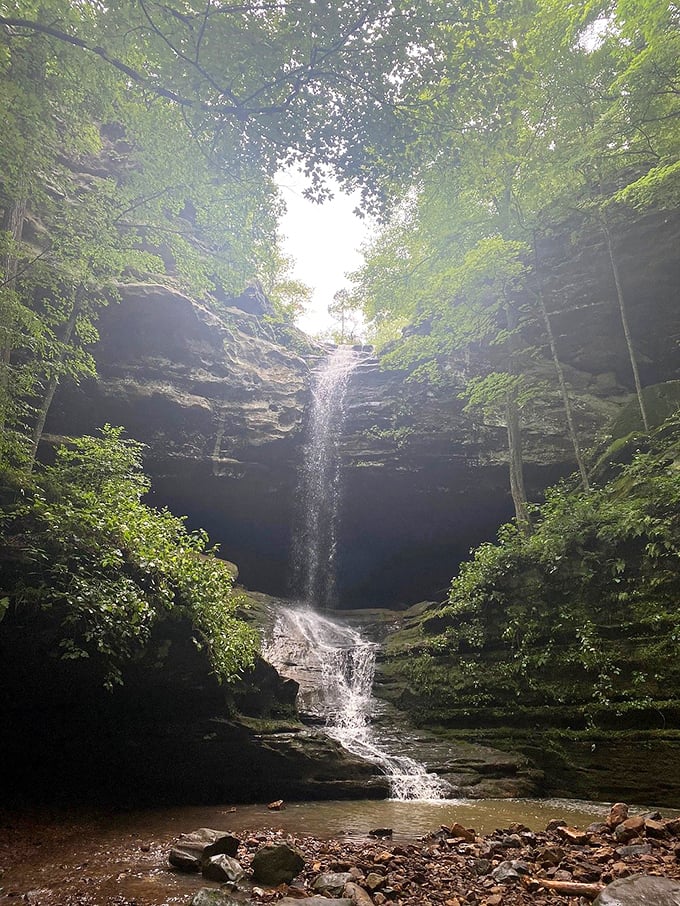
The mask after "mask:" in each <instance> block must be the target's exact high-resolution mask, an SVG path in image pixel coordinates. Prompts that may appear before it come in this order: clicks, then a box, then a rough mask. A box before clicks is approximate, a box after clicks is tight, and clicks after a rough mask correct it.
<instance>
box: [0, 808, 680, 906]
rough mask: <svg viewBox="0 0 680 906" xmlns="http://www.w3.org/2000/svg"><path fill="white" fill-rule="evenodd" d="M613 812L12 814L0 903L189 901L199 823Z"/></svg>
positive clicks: (311, 828)
mask: <svg viewBox="0 0 680 906" xmlns="http://www.w3.org/2000/svg"><path fill="white" fill-rule="evenodd" d="M607 812H608V806H606V805H603V804H598V803H589V802H576V801H570V800H559V799H553V800H478V801H473V800H446V801H440V802H395V801H377V802H376V801H365V800H362V801H357V802H354V801H347V802H306V803H305V802H301V803H290V804H289V805H287V806H286V808H285V809H284V810H283V811H280V812H272V811H268V809H267V807H266V806H265V805H243V806H237V807H233V806H222V807H219V806H213V807H182V808H170V809H158V810H148V811H139V812H123V813H107V812H104V811H101V812H87V813H85V812H83V813H80V814H78V813H74V812H68V813H63V814H59V813H56V812H53V813H47V812H40V813H38V812H33V813H26V814H23V815H19V816H17V815H10V814H3V815H1V816H0V869H4V872H3V874H2V877H1V878H0V904H3V906H9V904H16V903H17V902H18V898H19V897H22V896H23V897H24V902H28V903H34V904H36V906H76V904H78V906H81V904H82V906H84V904H87V906H114V904H116V906H130V904H133V903H134V904H135V906H170V904H180V903H184V904H186V903H187V902H188V901H189V899H190V896H191V894H193V893H195V892H196V890H198V889H199V888H200V887H202V886H205V883H206V882H204V881H202V879H201V878H200V877H198V876H196V875H183V874H180V873H178V872H176V871H171V870H169V869H168V867H167V854H168V851H169V848H170V845H171V843H172V842H173V840H175V839H176V838H177V837H178V836H179V835H180V834H181V833H185V832H188V831H192V830H195V829H196V828H199V827H212V828H216V829H220V830H229V831H233V832H234V833H236V834H238V835H239V836H241V837H242V838H243V837H244V836H248V835H249V834H250V833H252V834H256V835H257V833H258V832H259V831H262V829H263V828H274V829H281V830H283V831H284V833H286V834H290V835H292V836H294V837H302V836H305V835H309V836H315V837H319V838H324V839H328V838H331V837H334V838H340V839H357V838H361V837H365V836H366V835H367V834H368V832H369V831H371V830H373V829H375V828H384V827H390V828H393V830H394V838H393V839H394V840H395V841H400V842H406V841H409V840H413V839H415V838H417V837H420V836H423V835H425V834H427V833H428V832H430V831H435V830H438V829H439V826H440V825H441V824H451V823H453V822H455V821H459V822H461V823H462V824H464V825H465V826H466V827H474V828H475V830H476V831H478V832H479V833H488V832H491V831H493V830H495V829H497V828H505V827H508V826H509V825H510V824H512V823H513V822H521V823H522V824H525V825H527V826H528V827H530V828H531V829H533V830H541V829H544V828H545V826H546V824H547V823H548V821H550V820H551V819H552V818H564V819H565V820H566V821H568V822H569V824H573V825H577V826H581V827H585V826H587V825H588V824H589V823H590V822H592V821H595V820H598V819H599V818H600V817H601V816H602V815H604V814H606V813H607ZM664 814H670V813H669V812H668V811H667V810H664ZM263 840H264V837H263ZM302 846H303V849H304V843H303V844H302Z"/></svg>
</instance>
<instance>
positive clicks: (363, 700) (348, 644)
mask: <svg viewBox="0 0 680 906" xmlns="http://www.w3.org/2000/svg"><path fill="white" fill-rule="evenodd" d="M378 648H379V646H378V645H377V644H376V643H375V642H371V641H369V640H367V639H365V638H364V637H363V636H362V635H361V633H360V632H358V631H357V630H356V629H354V628H353V627H351V626H347V625H345V624H343V623H339V622H336V621H335V620H331V619H329V618H328V617H325V616H322V615H321V614H318V613H315V612H314V611H313V610H311V609H310V608H308V607H299V608H287V609H285V610H282V611H281V612H280V613H279V615H278V617H277V620H276V624H275V627H274V631H273V633H272V638H271V639H270V642H269V645H268V647H267V648H265V651H264V655H265V657H266V658H267V660H269V661H271V662H272V663H274V665H275V666H277V667H279V666H280V665H281V664H282V663H284V664H288V665H290V663H291V661H296V662H298V663H302V664H303V665H304V666H303V670H304V675H303V676H300V675H299V674H298V676H297V677H296V678H297V679H298V680H301V681H302V683H301V686H302V688H301V691H302V695H303V703H302V706H303V708H306V709H307V710H308V711H309V712H310V713H312V714H314V715H315V716H316V717H319V718H322V719H323V720H324V721H325V730H326V732H327V733H328V735H329V736H331V737H332V738H333V739H336V740H337V741H338V742H339V743H340V744H341V745H342V746H344V748H346V749H347V750H348V751H349V752H352V754H354V755H359V756H360V757H361V758H365V759H367V760H368V761H372V762H375V763H376V764H377V765H379V767H380V768H381V770H383V771H384V772H385V774H386V776H387V779H388V781H389V784H390V798H392V799H397V800H433V799H435V800H436V799H441V798H443V797H444V796H445V795H446V794H447V792H449V786H448V784H447V783H446V782H445V781H443V780H440V779H439V777H437V775H436V774H430V773H428V772H427V771H426V769H425V767H424V766H423V765H422V764H419V763H418V762H417V761H415V760H414V759H413V758H409V757H408V756H406V755H395V754H393V753H392V752H390V751H389V747H388V746H387V745H386V743H385V741H384V740H383V739H382V738H381V732H380V729H379V728H378V727H377V726H376V725H375V724H374V723H373V720H372V718H373V717H374V715H375V711H376V708H377V706H378V703H377V702H376V700H375V698H374V697H373V692H372V690H373V677H374V674H375V658H376V652H377V650H378ZM283 669H284V670H285V667H284V668H283Z"/></svg>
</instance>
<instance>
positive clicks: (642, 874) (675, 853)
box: [171, 803, 680, 906]
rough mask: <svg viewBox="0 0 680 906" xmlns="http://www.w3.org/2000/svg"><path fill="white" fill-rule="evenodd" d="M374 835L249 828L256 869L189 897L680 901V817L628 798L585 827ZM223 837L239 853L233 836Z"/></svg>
mask: <svg viewBox="0 0 680 906" xmlns="http://www.w3.org/2000/svg"><path fill="white" fill-rule="evenodd" d="M372 834H373V836H374V837H376V838H377V839H376V840H375V841H353V842H348V841H343V842H340V841H337V840H331V841H321V840H318V839H314V838H291V837H288V838H287V839H284V838H283V835H282V834H281V832H278V833H277V832H268V833H264V832H263V833H259V834H252V835H249V836H247V837H246V838H245V839H244V840H243V841H242V845H241V847H240V849H241V850H242V853H241V855H240V858H239V863H240V865H241V867H242V869H243V871H244V872H245V878H246V879H249V880H245V881H243V880H242V879H241V878H238V879H236V880H232V881H227V883H225V884H222V885H221V887H219V888H215V887H213V888H202V889H201V890H200V891H199V892H198V893H197V894H196V895H195V896H194V897H193V899H192V900H191V904H192V906H237V904H239V903H245V902H255V903H276V902H278V903H280V906H292V904H293V903H294V902H298V901H306V902H308V903H309V906H386V904H390V903H391V904H394V906H434V904H443V906H465V904H477V906H501V904H502V906H520V904H524V906H528V904H533V906H542V904H557V903H572V904H574V903H578V904H589V903H591V902H592V901H595V903H596V904H597V906H607V904H609V906H628V904H631V906H632V904H634V903H650V904H651V903H655V904H657V906H663V904H678V903H680V819H679V818H671V819H664V818H662V816H661V815H660V814H658V813H648V814H647V815H642V816H640V815H636V816H633V817H628V807H627V806H626V805H624V804H622V803H617V804H616V805H614V806H613V807H612V809H611V811H610V814H609V817H608V819H607V820H606V821H603V822H600V823H594V824H591V825H590V826H589V827H588V828H586V829H579V828H574V827H570V826H569V825H568V824H567V823H566V822H565V821H561V820H555V821H551V822H550V824H549V825H548V827H547V829H546V830H545V831H543V832H533V831H531V830H529V828H527V827H525V826H524V825H521V824H516V825H512V826H511V827H509V828H506V829H502V830H497V831H495V832H494V833H493V834H490V835H487V836H478V835H477V834H476V833H475V831H474V829H472V828H465V827H463V826H462V825H460V824H454V825H453V826H451V827H445V826H442V827H441V828H440V829H439V830H438V831H436V832H434V833H432V834H429V835H428V836H427V837H425V838H423V839H422V840H420V841H417V842H414V843H410V844H407V845H391V844H390V842H389V838H390V836H391V831H390V829H389V828H381V829H376V830H375V831H373V832H372ZM186 839H187V840H188V839H190V838H186ZM225 840H227V841H228V844H229V847H230V852H231V853H232V855H235V854H236V849H231V844H233V842H234V837H232V836H228V837H225ZM215 845H217V844H215V843H214V842H213V844H212V846H213V847H214V846H215ZM181 846H182V841H181V840H180V841H179V842H178V847H180V849H177V848H176V849H175V850H173V854H174V856H175V858H173V857H172V856H171V862H174V863H175V865H181V866H183V870H196V871H198V870H199V869H200V865H199V864H198V863H196V864H195V865H194V866H193V867H190V868H189V869H187V863H186V862H182V860H181V859H179V858H178V857H177V855H176V854H177V853H178V852H180V851H181ZM212 852H214V849H213V850H212V851H211V854H210V855H208V857H207V859H206V861H205V862H204V864H203V872H204V875H205V876H207V877H215V870H214V868H213V866H216V865H217V863H218V862H219V860H220V859H223V860H224V858H225V857H220V856H215V855H212ZM198 859H199V862H200V855H199V856H198ZM226 861H228V862H229V863H234V861H235V860H234V859H231V858H227V860H226ZM287 865H289V866H290V867H289V868H286V866H287ZM268 866H269V867H268ZM230 867H232V866H230ZM268 872H269V873H268ZM223 880H226V876H225V877H224V878H223ZM267 882H269V886H267ZM274 882H278V883H276V884H274Z"/></svg>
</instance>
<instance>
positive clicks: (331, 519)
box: [293, 346, 361, 607]
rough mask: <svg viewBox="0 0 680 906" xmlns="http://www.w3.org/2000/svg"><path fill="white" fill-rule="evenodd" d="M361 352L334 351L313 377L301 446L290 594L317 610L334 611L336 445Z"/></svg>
mask: <svg viewBox="0 0 680 906" xmlns="http://www.w3.org/2000/svg"><path fill="white" fill-rule="evenodd" d="M360 361H361V353H358V352H356V351H355V350H353V349H352V348H351V347H349V346H338V347H337V349H335V350H334V351H333V352H332V353H331V354H330V355H329V356H328V357H327V358H326V359H325V360H324V362H323V364H322V366H321V367H320V368H319V369H318V370H317V371H316V373H315V375H314V383H313V386H312V406H311V410H310V416H309V423H308V427H307V438H306V441H305V444H304V447H303V458H302V468H301V471H300V481H299V485H298V496H297V518H296V530H295V533H294V537H293V591H294V594H295V596H296V597H298V598H299V599H300V600H302V601H305V602H306V603H308V604H313V605H315V606H317V607H329V606H332V604H333V602H334V598H335V560H336V552H337V530H338V513H339V507H340V458H339V456H338V440H339V437H340V433H341V431H342V425H343V421H344V415H345V405H344V404H345V396H346V393H347V385H348V382H349V378H350V375H351V373H352V371H353V370H354V369H355V368H356V366H357V365H358V363H359V362H360Z"/></svg>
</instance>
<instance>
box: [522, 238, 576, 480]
mask: <svg viewBox="0 0 680 906" xmlns="http://www.w3.org/2000/svg"><path fill="white" fill-rule="evenodd" d="M534 270H535V273H536V283H537V292H536V296H537V298H538V305H539V308H540V310H541V316H542V318H543V324H544V326H545V332H546V334H547V337H548V343H549V344H550V354H551V355H552V360H553V365H554V366H555V372H556V374H557V383H558V384H559V388H560V395H561V397H562V404H563V405H564V413H565V416H566V419H567V430H568V432H569V439H570V440H571V444H572V447H573V448H574V456H575V457H576V464H577V465H578V470H579V473H580V475H581V484H582V486H583V490H584V491H589V490H590V483H589V481H588V472H587V471H586V466H585V462H584V459H583V453H582V452H581V444H580V443H579V439H578V434H577V432H576V425H575V424H574V415H573V409H572V406H571V400H570V399H569V391H568V389H567V382H566V380H565V377H564V368H563V367H562V362H561V361H560V357H559V355H558V354H557V342H556V341H555V332H554V331H553V328H552V321H551V320H550V315H549V314H548V308H547V306H546V304H545V297H544V296H543V287H542V285H541V278H540V275H539V272H538V252H537V251H536V236H535V235H534Z"/></svg>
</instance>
